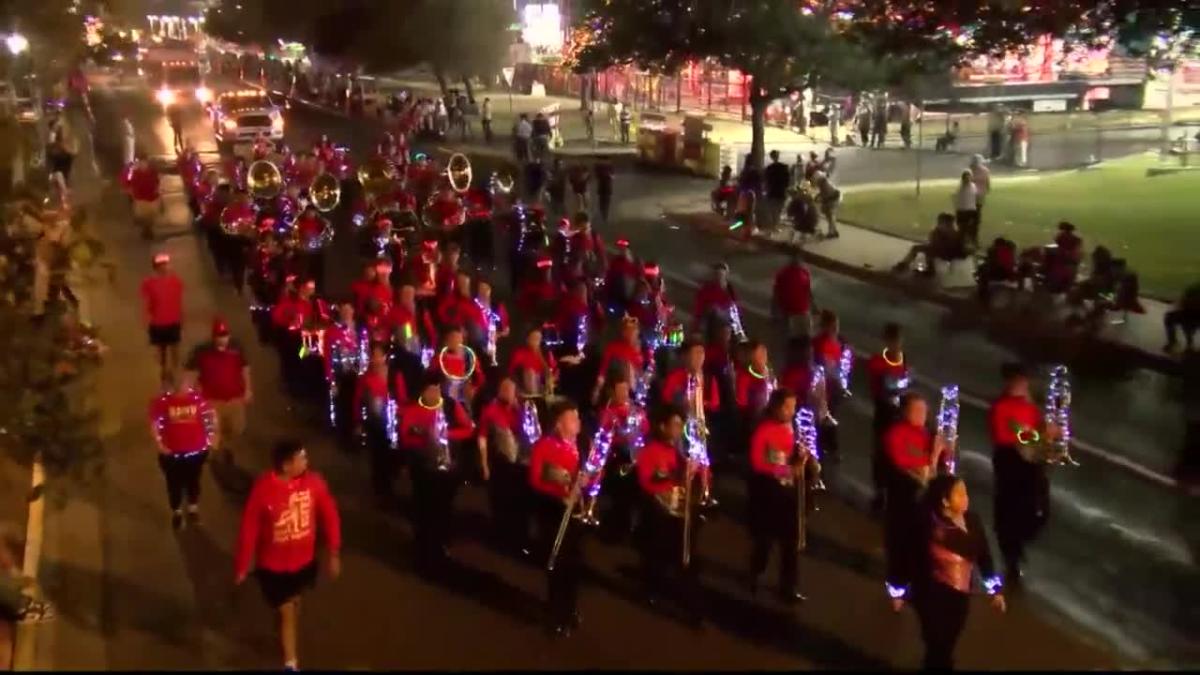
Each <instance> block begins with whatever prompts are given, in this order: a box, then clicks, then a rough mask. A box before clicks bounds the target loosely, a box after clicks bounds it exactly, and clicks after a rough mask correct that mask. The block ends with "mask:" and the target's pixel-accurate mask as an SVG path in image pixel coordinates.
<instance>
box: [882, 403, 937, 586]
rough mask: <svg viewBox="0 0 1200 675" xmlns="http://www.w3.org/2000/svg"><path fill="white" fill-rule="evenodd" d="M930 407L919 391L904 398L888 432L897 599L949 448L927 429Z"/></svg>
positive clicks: (890, 557)
mask: <svg viewBox="0 0 1200 675" xmlns="http://www.w3.org/2000/svg"><path fill="white" fill-rule="evenodd" d="M928 416H929V404H928V403H926V402H925V399H924V398H922V397H921V395H920V394H917V393H916V392H910V393H908V394H905V395H904V398H903V399H902V400H901V404H900V417H899V419H898V420H897V421H895V422H893V423H892V425H891V426H890V427H888V429H887V431H886V432H885V433H884V437H883V445H884V452H885V453H886V454H887V460H888V467H887V470H886V471H887V475H886V489H887V496H886V498H885V504H886V508H887V513H886V515H885V518H884V525H883V548H884V557H885V558H886V561H887V587H888V593H889V594H890V595H891V596H892V597H893V598H900V597H903V596H904V593H905V592H906V589H905V587H904V585H903V580H902V575H903V568H904V565H905V564H906V562H907V561H908V560H909V556H911V555H912V551H913V548H912V547H913V546H914V545H916V539H915V537H914V535H915V533H916V531H917V527H918V523H917V521H916V513H917V510H918V505H919V503H920V499H921V494H922V492H924V490H925V486H926V485H927V484H928V483H929V481H930V480H931V479H932V478H933V477H934V476H936V475H937V466H938V460H939V458H940V456H941V454H942V452H943V451H944V449H945V444H944V443H943V442H942V440H941V439H940V438H934V437H933V436H931V435H930V433H929V431H928V430H927V429H926V428H925V424H926V421H927V418H928Z"/></svg>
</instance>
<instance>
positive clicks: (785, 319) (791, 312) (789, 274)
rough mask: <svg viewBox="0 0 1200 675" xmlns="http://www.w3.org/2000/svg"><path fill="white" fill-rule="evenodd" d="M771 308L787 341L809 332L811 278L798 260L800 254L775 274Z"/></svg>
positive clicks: (794, 256) (797, 253)
mask: <svg viewBox="0 0 1200 675" xmlns="http://www.w3.org/2000/svg"><path fill="white" fill-rule="evenodd" d="M771 309H772V313H773V314H774V316H775V318H777V319H779V320H780V321H781V322H782V323H783V325H784V330H785V331H786V335H787V337H788V339H791V338H794V337H799V336H805V337H807V336H808V335H809V334H810V333H811V332H812V322H811V320H810V315H811V314H812V275H811V274H810V273H809V271H808V268H807V267H805V266H804V263H803V262H801V260H800V253H799V252H798V251H797V252H794V253H792V259H791V260H790V261H789V262H788V264H787V265H785V266H784V267H783V269H781V270H779V272H778V273H777V274H776V275H775V287H774V290H773V291H772V294H771Z"/></svg>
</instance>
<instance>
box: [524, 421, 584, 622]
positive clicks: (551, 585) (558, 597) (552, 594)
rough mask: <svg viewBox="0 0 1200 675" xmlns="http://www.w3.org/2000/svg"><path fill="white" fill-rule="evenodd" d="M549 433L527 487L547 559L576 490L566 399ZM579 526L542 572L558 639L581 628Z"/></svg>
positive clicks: (574, 431)
mask: <svg viewBox="0 0 1200 675" xmlns="http://www.w3.org/2000/svg"><path fill="white" fill-rule="evenodd" d="M549 422H550V428H549V433H548V434H546V435H545V436H542V437H541V438H540V439H539V440H538V441H537V443H534V445H533V447H532V448H531V449H530V457H529V473H528V479H529V487H530V489H531V490H532V491H533V493H534V496H535V502H534V503H535V506H534V511H535V513H536V516H537V522H538V536H539V537H541V540H542V544H543V549H542V550H543V552H544V553H545V554H546V555H547V556H549V555H550V553H551V550H552V548H553V543H554V537H555V533H556V532H557V531H558V529H559V523H560V522H561V521H562V519H563V510H564V509H565V508H568V507H569V506H572V505H573V504H574V501H575V500H574V498H573V493H574V492H575V491H577V490H579V489H581V488H580V485H579V473H580V469H581V467H580V464H581V462H580V457H579V448H578V447H577V439H578V437H579V431H580V422H579V408H578V407H577V406H576V405H575V403H574V402H573V401H571V400H570V399H566V400H564V401H563V402H561V403H559V404H557V405H556V406H555V407H554V408H553V409H552V410H551V411H550V415H549ZM579 529H580V528H579V526H578V525H577V524H576V525H575V527H571V523H568V526H567V530H566V532H565V533H564V536H563V538H562V541H561V543H560V544H559V549H558V557H557V558H556V559H555V561H554V564H553V565H552V566H549V565H548V566H547V571H546V595H547V598H546V605H547V619H548V628H549V629H550V630H551V632H552V633H553V634H554V635H555V636H558V637H566V636H568V635H570V633H571V629H572V628H575V627H577V626H578V625H579V623H580V619H579V612H578V602H579V577H580V571H581V570H580V568H581V567H582V560H581V558H582V556H581V551H580V541H579V540H580V535H581V533H580V531H579Z"/></svg>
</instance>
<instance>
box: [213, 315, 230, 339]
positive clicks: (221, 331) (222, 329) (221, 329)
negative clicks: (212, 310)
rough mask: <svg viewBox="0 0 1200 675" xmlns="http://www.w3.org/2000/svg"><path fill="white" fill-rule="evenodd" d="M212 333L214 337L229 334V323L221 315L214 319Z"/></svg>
mask: <svg viewBox="0 0 1200 675" xmlns="http://www.w3.org/2000/svg"><path fill="white" fill-rule="evenodd" d="M212 334H213V337H224V336H226V335H229V324H227V323H225V319H222V318H221V317H219V316H218V317H217V318H215V319H213V325H212Z"/></svg>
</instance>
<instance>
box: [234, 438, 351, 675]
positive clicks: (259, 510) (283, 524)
mask: <svg viewBox="0 0 1200 675" xmlns="http://www.w3.org/2000/svg"><path fill="white" fill-rule="evenodd" d="M271 464H272V469H271V470H270V471H268V472H266V473H264V474H263V475H261V476H260V477H259V478H258V480H257V481H256V482H255V483H254V488H253V489H252V490H251V491H250V497H249V498H248V499H247V500H246V510H245V512H243V514H242V525H241V530H240V531H239V533H238V542H237V554H236V559H235V560H236V562H235V572H234V580H235V581H234V583H236V584H239V585H240V584H241V583H242V582H244V581H245V580H246V577H247V576H249V574H250V565H251V564H252V563H253V564H254V565H255V570H254V575H255V576H256V577H257V578H258V585H259V588H260V589H261V590H262V594H263V598H264V599H266V601H267V604H268V605H270V607H271V609H272V610H274V611H275V612H276V626H277V629H278V632H279V644H280V649H281V651H282V652H283V667H284V669H285V670H290V671H294V670H297V669H298V668H299V659H298V650H297V648H296V647H297V646H296V641H297V633H298V626H297V624H298V622H299V619H300V596H301V594H302V593H304V591H306V590H308V589H310V588H312V587H313V585H314V584H315V583H316V580H317V558H316V548H317V529H318V527H319V528H320V530H321V538H322V540H323V541H324V544H325V550H326V551H327V552H328V555H329V561H328V573H329V577H330V578H331V579H337V578H338V576H339V575H340V574H341V572H342V559H341V548H342V523H341V518H340V516H339V515H338V509H337V503H336V502H334V500H333V495H331V494H330V492H329V487H328V486H327V485H326V484H325V479H324V478H322V477H321V476H320V475H319V474H317V473H316V472H315V471H309V470H308V453H307V452H306V451H305V449H304V445H303V444H301V443H300V442H299V441H281V442H280V443H279V444H277V445H276V446H275V448H274V449H273V450H272V451H271Z"/></svg>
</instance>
